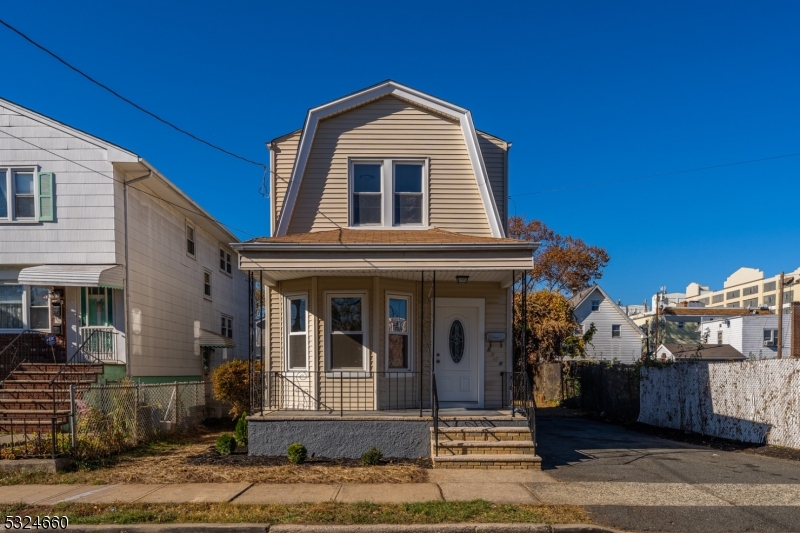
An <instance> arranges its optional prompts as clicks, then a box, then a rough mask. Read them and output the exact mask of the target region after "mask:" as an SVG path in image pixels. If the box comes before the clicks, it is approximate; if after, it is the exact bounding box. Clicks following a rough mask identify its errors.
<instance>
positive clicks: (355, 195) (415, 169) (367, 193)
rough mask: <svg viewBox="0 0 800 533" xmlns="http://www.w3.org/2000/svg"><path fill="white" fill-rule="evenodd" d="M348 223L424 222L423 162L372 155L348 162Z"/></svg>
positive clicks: (424, 174) (425, 172)
mask: <svg viewBox="0 0 800 533" xmlns="http://www.w3.org/2000/svg"><path fill="white" fill-rule="evenodd" d="M349 173H350V225H351V226H377V227H381V226H385V227H397V226H421V227H422V226H425V225H426V224H427V201H426V190H427V163H426V161H424V160H406V159H373V160H355V161H351V162H350V170H349Z"/></svg>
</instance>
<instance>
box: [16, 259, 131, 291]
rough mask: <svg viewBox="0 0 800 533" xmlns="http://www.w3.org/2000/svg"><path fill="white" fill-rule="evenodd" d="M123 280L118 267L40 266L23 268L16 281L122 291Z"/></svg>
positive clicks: (29, 283) (121, 270)
mask: <svg viewBox="0 0 800 533" xmlns="http://www.w3.org/2000/svg"><path fill="white" fill-rule="evenodd" d="M124 279H125V273H124V271H123V268H122V266H120V265H40V266H33V267H28V268H23V269H22V270H21V271H20V273H19V277H18V280H17V281H18V283H20V284H21V285H39V286H57V287H110V288H113V289H122V288H123V285H124V281H123V280H124Z"/></svg>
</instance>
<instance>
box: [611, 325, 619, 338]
mask: <svg viewBox="0 0 800 533" xmlns="http://www.w3.org/2000/svg"><path fill="white" fill-rule="evenodd" d="M619 336H620V326H619V324H612V325H611V337H619Z"/></svg>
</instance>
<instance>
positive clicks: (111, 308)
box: [106, 289, 114, 326]
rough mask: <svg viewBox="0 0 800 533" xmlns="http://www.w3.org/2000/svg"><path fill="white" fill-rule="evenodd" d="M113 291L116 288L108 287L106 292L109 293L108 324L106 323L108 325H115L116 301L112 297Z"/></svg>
mask: <svg viewBox="0 0 800 533" xmlns="http://www.w3.org/2000/svg"><path fill="white" fill-rule="evenodd" d="M112 292H114V289H106V294H107V295H108V296H107V299H108V304H107V305H108V324H106V326H113V325H114V301H113V300H112V299H111V293H112Z"/></svg>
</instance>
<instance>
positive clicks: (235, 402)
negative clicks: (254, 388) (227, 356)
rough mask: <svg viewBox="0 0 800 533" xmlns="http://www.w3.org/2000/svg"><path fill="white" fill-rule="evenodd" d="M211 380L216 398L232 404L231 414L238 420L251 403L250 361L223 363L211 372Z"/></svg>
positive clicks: (236, 360) (239, 360) (237, 360)
mask: <svg viewBox="0 0 800 533" xmlns="http://www.w3.org/2000/svg"><path fill="white" fill-rule="evenodd" d="M211 382H212V383H213V385H214V398H216V399H217V400H221V401H223V402H227V403H229V404H231V410H230V414H231V416H232V417H233V419H234V420H236V418H237V417H238V416H239V415H240V414H241V413H243V412H244V410H245V409H247V406H248V404H249V403H250V365H249V363H248V362H247V361H243V360H241V359H234V360H233V361H228V362H227V363H223V364H221V365H220V366H219V367H218V368H217V369H216V370H214V373H213V374H211Z"/></svg>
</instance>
